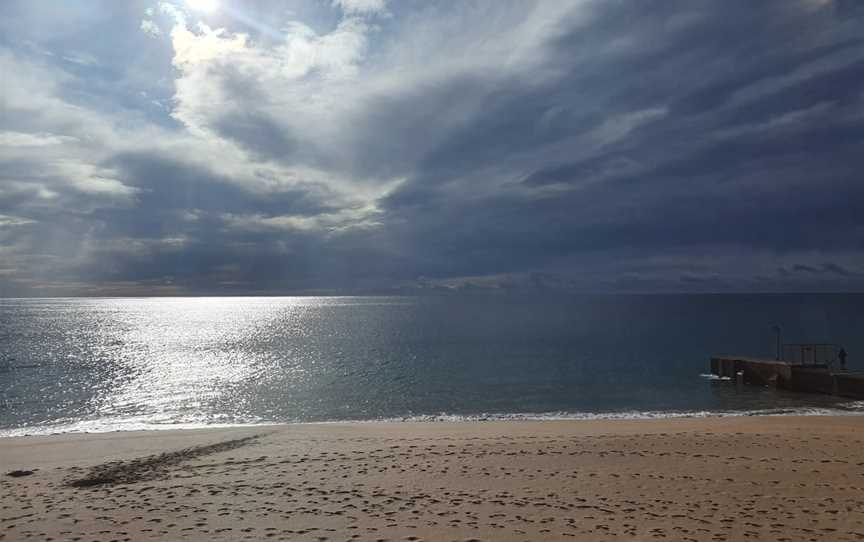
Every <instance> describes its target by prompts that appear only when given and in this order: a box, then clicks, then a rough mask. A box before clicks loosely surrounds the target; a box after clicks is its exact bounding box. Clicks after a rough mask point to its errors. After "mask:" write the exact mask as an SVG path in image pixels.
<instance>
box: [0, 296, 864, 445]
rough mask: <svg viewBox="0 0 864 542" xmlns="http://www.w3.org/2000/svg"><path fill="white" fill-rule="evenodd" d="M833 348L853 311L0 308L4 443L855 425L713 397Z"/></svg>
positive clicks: (863, 305)
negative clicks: (386, 426)
mask: <svg viewBox="0 0 864 542" xmlns="http://www.w3.org/2000/svg"><path fill="white" fill-rule="evenodd" d="M773 325H779V326H781V328H782V330H783V331H782V333H783V340H784V342H830V343H837V344H842V345H843V346H844V347H845V348H846V350H847V351H848V352H849V354H850V358H849V359H850V366H851V368H852V369H855V368H856V366H857V367H858V368H864V367H862V365H864V362H862V360H864V295H855V294H850V295H816V294H800V295H799V294H796V295H791V294H782V295H781V294H777V295H767V294H766V295H646V296H625V295H622V296H611V295H610V296H599V295H598V296H557V297H556V296H534V297H528V296H519V297H514V296H499V295H484V294H465V295H461V296H457V295H452V296H442V297H245V298H241V297H193V298H136V299H81V298H57V299H4V300H0V436H12V435H23V434H42V433H54V432H69V431H108V430H132V429H153V428H177V427H199V426H207V425H238V424H264V423H287V422H326V421H345V420H353V421H362V420H404V419H410V420H438V419H447V420H459V419H471V420H476V419H546V418H621V417H623V418H631V417H632V418H637V417H667V416H705V415H748V414H792V413H803V414H823V413H842V414H858V413H862V412H864V403H862V402H854V401H848V400H842V399H838V398H835V397H830V396H819V395H808V394H798V393H788V392H782V391H778V390H773V389H767V388H759V387H755V386H754V387H751V386H745V387H744V388H740V389H739V388H738V387H737V386H736V385H735V384H734V383H731V382H728V381H719V380H717V379H714V378H711V377H710V376H708V375H706V373H708V372H709V358H710V356H712V355H715V354H721V353H728V354H742V355H751V356H763V357H773V356H774V351H775V335H774V333H773V331H772V329H771V327H772V326H773Z"/></svg>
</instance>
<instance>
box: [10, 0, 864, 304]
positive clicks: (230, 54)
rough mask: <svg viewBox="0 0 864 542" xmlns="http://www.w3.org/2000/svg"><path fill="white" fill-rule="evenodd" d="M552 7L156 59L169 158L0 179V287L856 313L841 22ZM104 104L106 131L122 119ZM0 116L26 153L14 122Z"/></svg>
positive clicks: (860, 18) (853, 190)
mask: <svg viewBox="0 0 864 542" xmlns="http://www.w3.org/2000/svg"><path fill="white" fill-rule="evenodd" d="M262 5H263V4H262ZM561 5H563V4H561ZM561 5H555V6H553V5H552V4H551V3H547V4H543V3H539V4H537V6H529V5H528V4H526V3H524V2H523V3H517V2H513V3H509V2H490V3H488V4H484V3H479V4H477V5H476V6H472V7H469V6H462V5H461V4H455V5H450V6H449V7H448V9H444V10H442V9H439V8H440V6H439V5H438V4H437V3H428V4H419V3H418V4H413V3H400V4H398V6H397V5H394V6H393V7H392V12H391V15H392V17H391V18H386V17H385V18H381V19H380V20H375V19H374V15H364V17H373V18H372V19H362V20H361V19H358V18H356V16H355V15H350V16H349V15H346V16H345V18H344V20H343V22H342V26H339V27H338V28H336V29H334V30H333V34H326V35H325V34H315V32H314V31H312V30H311V29H307V30H303V31H302V32H301V33H300V34H298V35H299V36H300V37H297V38H296V39H295V41H294V42H291V43H289V44H281V43H280V42H279V40H278V39H276V38H274V36H273V35H271V34H267V35H266V37H262V36H256V35H254V34H252V35H250V37H249V39H248V40H246V41H243V42H242V43H241V41H232V40H233V39H234V38H233V37H232V35H231V34H230V33H222V34H218V35H211V36H207V35H206V34H196V33H195V32H197V31H196V30H194V29H193V30H187V34H183V32H175V33H174V34H172V36H171V38H170V39H172V40H174V49H175V54H179V53H177V51H182V52H183V54H184V55H185V56H183V57H182V58H179V57H177V56H175V58H174V66H173V68H172V67H168V68H167V69H166V72H165V74H164V75H163V77H169V78H170V77H173V78H176V81H175V96H174V101H173V105H171V108H172V109H171V114H172V115H173V117H171V119H168V116H167V112H165V111H163V112H162V114H161V116H160V117H158V118H154V119H153V120H152V124H155V125H159V126H163V127H165V126H168V127H169V128H166V130H168V131H167V132H164V133H162V132H160V133H161V134H162V136H161V137H164V138H166V139H170V138H174V140H176V144H177V145H181V146H182V148H183V149H186V150H176V149H175V150H166V148H169V147H170V146H171V145H167V144H165V145H160V146H157V145H152V144H149V142H147V141H134V142H124V144H123V145H116V146H115V145H114V143H113V142H111V141H110V135H109V136H104V138H103V140H104V141H105V147H106V148H105V149H104V150H103V151H102V152H101V154H99V156H98V159H89V162H87V163H89V164H92V165H93V167H94V168H95V171H97V173H92V175H93V176H94V177H95V178H97V179H98V178H100V175H101V176H110V178H111V179H112V180H113V182H115V184H111V185H107V186H102V185H99V184H98V183H97V184H96V185H95V186H96V188H94V185H93V183H92V182H91V184H90V185H87V184H86V183H84V184H82V183H78V184H75V183H69V182H67V181H68V177H66V176H72V175H75V174H76V173H75V172H76V171H79V170H80V169H81V168H71V167H70V166H69V162H70V160H71V158H70V156H69V154H70V153H72V151H71V150H70V149H71V148H72V147H71V146H70V144H68V143H64V144H59V145H57V144H52V146H49V145H48V144H47V143H46V144H45V145H46V146H45V148H46V149H51V150H50V151H49V150H46V153H47V152H51V153H55V154H51V156H52V159H51V160H46V161H45V163H50V164H54V166H52V167H53V169H51V170H50V171H49V170H46V169H45V168H46V167H47V166H45V165H44V164H42V165H40V163H39V160H38V159H37V158H36V156H37V155H36V154H35V153H34V152H30V153H29V154H28V155H26V156H23V157H17V156H12V154H14V153H10V155H9V156H6V155H3V156H0V164H2V165H0V168H2V171H0V178H2V179H6V181H5V182H6V183H7V185H6V186H0V234H2V236H0V240H2V242H3V245H0V246H4V247H7V248H8V250H9V253H10V254H12V255H13V256H12V257H13V258H14V260H15V262H16V264H15V266H14V269H15V270H14V274H13V275H9V273H12V272H7V274H6V275H5V276H16V277H21V276H26V275H28V269H29V270H31V272H30V273H29V275H30V276H43V277H45V280H49V279H50V280H52V281H64V280H65V281H68V282H69V283H70V284H72V283H88V282H89V283H98V284H110V283H118V284H121V283H122V284H126V283H132V284H137V285H141V287H142V288H144V289H145V291H146V288H149V287H154V288H155V287H157V286H159V285H163V286H164V285H171V286H172V287H175V286H176V287H178V288H180V290H181V291H190V292H192V291H194V292H206V291H278V292H291V291H311V290H318V289H324V290H330V291H343V292H352V291H384V290H391V289H400V288H401V289H403V290H404V289H408V290H410V289H419V290H436V289H437V288H440V287H441V286H446V287H448V288H453V289H458V288H465V287H471V288H487V287H489V288H498V289H502V290H521V289H533V290H566V291H592V290H614V291H646V290H648V291H650V290H675V291H706V290H708V291H729V290H769V291H782V290H799V289H805V290H806V289H815V290H831V289H835V290H836V289H839V290H844V289H845V290H848V289H861V288H862V287H864V256H862V249H864V218H862V217H864V179H862V178H861V176H860V171H862V166H864V157H862V155H861V151H860V149H862V148H864V146H862V145H864V85H862V82H864V38H862V37H861V36H862V31H864V7H862V6H861V4H860V3H859V2H851V1H836V0H835V1H828V0H824V1H820V0H766V1H762V2H751V1H743V0H740V1H739V0H735V1H727V2H715V1H707V0H705V1H698V0H697V1H692V0H690V1H683V0H682V1H675V0H673V1H669V0H663V1H660V0H656V1H626V2H603V1H595V2H582V3H574V4H573V6H572V9H569V10H563V9H560V7H561ZM142 6H143V4H142ZM310 6H311V4H310ZM307 8H308V9H309V10H312V11H308V13H314V12H315V11H314V9H313V8H312V7H308V6H307ZM553 8H554V9H553ZM262 9H263V8H262ZM304 9H306V8H303V9H300V12H303V13H306V12H304V11H303V10H304ZM315 9H317V8H315ZM142 11H143V10H142ZM263 11H264V12H268V13H270V11H268V10H266V9H263ZM412 13H416V15H413V16H412ZM159 16H161V17H163V18H164V17H166V16H165V15H164V14H162V15H159ZM153 17H154V19H153V20H154V21H157V22H158V21H160V20H161V19H158V17H157V16H156V15H153ZM328 17H329V18H332V17H333V13H331V12H328V13H326V14H324V15H321V18H320V19H319V20H318V22H319V25H321V24H323V23H321V21H327V20H328ZM226 20H227V19H226ZM163 22H164V21H163ZM228 23H230V21H228ZM228 23H226V22H223V24H228ZM330 23H332V24H336V23H333V22H332V21H330ZM124 24H125V26H126V27H128V26H129V24H130V23H129V22H128V21H126V23H124ZM154 24H155V23H154ZM176 24H177V25H179V26H175V27H174V30H177V29H178V28H179V29H181V30H184V29H186V28H187V27H186V26H182V25H181V23H179V22H178V23H176ZM328 24H329V23H328ZM332 24H331V26H332ZM532 24H533V25H534V26H530V25H532ZM526 25H528V26H526ZM228 26H229V28H228V30H229V31H231V30H232V29H231V28H230V25H228ZM247 26H248V25H247ZM269 27H270V28H282V27H283V25H282V22H281V21H272V24H270V25H269ZM373 27H374V29H377V30H370V29H373ZM189 28H193V27H192V25H191V22H190V25H189ZM244 28H245V27H244ZM337 30H338V32H337ZM522 30H525V31H524V32H522ZM202 32H203V31H202ZM322 32H323V31H322ZM168 34H169V29H168V28H165V31H164V33H163V34H162V37H163V38H164V39H165V40H167V39H169V38H168V37H167V36H168ZM439 35H445V36H448V39H446V40H441V38H440V37H439ZM184 36H185V37H184ZM197 38H201V42H200V43H198V42H194V40H195V39H197ZM205 38H206V39H205ZM115 39H116V38H115ZM148 39H151V38H148ZM153 39H155V38H153ZM180 39H186V40H187V41H185V42H182V43H180V42H178V41H177V40H180ZM208 40H209V41H208ZM328 40H329V41H328ZM159 43H162V44H161V45H160V47H161V48H162V49H159V50H164V47H165V44H164V42H159ZM298 43H299V45H297V44H298ZM214 44H216V45H214ZM490 44H491V45H490ZM289 45H290V46H289ZM217 46H218V47H217ZM295 46H296V48H292V47H295ZM196 47H197V48H196ZM280 47H281V48H280ZM315 47H319V49H314V48H315ZM311 50H315V51H316V53H315V54H311V53H309V52H308V51H311ZM213 51H222V52H220V53H219V54H221V55H224V56H220V57H218V58H215V59H214V58H211V57H212V56H214V55H216V53H214V52H213ZM238 51H239V52H238ZM298 51H299V52H301V53H302V54H296V53H297V52H298ZM370 51H371V53H370ZM19 56H20V54H19ZM217 56H218V55H217ZM178 58H179V60H178ZM291 62H299V64H298V65H299V67H298V65H294V64H291ZM304 63H307V64H308V65H307V64H304ZM147 66H149V64H147ZM88 73H90V74H92V75H93V76H94V77H96V78H97V79H99V80H100V81H102V82H103V83H105V81H106V80H113V79H116V74H115V75H112V73H113V72H111V70H110V69H109V70H107V71H103V72H98V73H97V72H95V71H93V72H88ZM100 74H101V75H100ZM298 74H299V75H298ZM70 81H71V82H70ZM109 87H110V85H107V86H103V87H100V86H99V85H96V86H94V87H93V88H94V89H95V90H94V91H93V95H94V96H97V97H101V96H103V94H104V92H103V90H99V89H102V88H109ZM164 87H165V83H164V82H163V83H160V84H158V85H154V86H152V87H151V88H150V91H151V92H153V93H156V94H158V89H159V88H164ZM56 88H58V89H59V90H58V92H60V93H61V96H59V97H57V99H61V100H64V101H67V102H70V103H73V102H74V103H75V104H77V105H76V108H65V109H63V110H62V112H63V114H64V115H65V117H63V118H64V119H65V120H64V121H63V123H62V124H60V125H55V126H54V128H53V129H52V124H51V118H56V117H58V115H53V116H52V115H48V114H45V115H42V116H41V117H39V120H38V125H34V126H35V127H34V128H33V129H32V130H29V131H30V132H38V133H40V134H43V135H44V134H46V133H48V132H51V133H57V132H59V133H60V134H61V135H67V132H68V131H72V130H73V128H70V126H71V127H75V126H78V127H80V126H84V127H88V126H91V125H93V123H95V122H97V121H96V120H94V119H93V118H91V117H90V116H82V114H81V113H80V107H83V106H82V105H81V104H85V105H86V104H88V103H90V102H92V101H93V100H92V96H91V97H90V98H87V97H86V96H84V97H82V96H81V94H80V91H81V89H84V90H86V89H87V86H86V85H83V84H82V79H81V78H75V77H73V78H72V79H69V80H64V81H63V82H62V84H60V83H58V85H57V86H56ZM70 89H71V90H70ZM64 93H65V94H64ZM75 93H79V94H75ZM116 99H117V103H118V104H122V107H119V106H118V107H119V109H117V111H118V112H117V113H116V115H117V116H118V117H119V116H121V115H120V112H119V111H121V110H124V111H125V109H123V108H126V107H128V104H130V103H133V102H134V100H131V99H130V98H129V96H128V95H127V94H123V96H118V97H116ZM22 100H23V98H22ZM51 103H53V102H51ZM34 107H35V106H34ZM9 110H10V112H12V114H13V116H10V117H9V118H10V119H11V120H13V121H14V129H15V130H16V131H23V132H27V131H28V130H27V125H28V124H27V123H28V115H27V111H29V110H34V108H30V109H28V108H27V107H25V106H16V107H13V108H10V109H9ZM88 111H89V110H88ZM95 111H96V112H98V113H99V114H100V115H102V118H104V116H105V111H111V107H110V104H102V105H101V106H100V107H98V108H95ZM111 114H112V115H113V113H111ZM123 115H125V113H123ZM141 115H142V114H141V113H140V112H139V113H136V114H135V115H133V116H132V117H123V118H124V119H127V118H132V119H135V120H134V123H140V122H142V121H141ZM143 115H144V116H145V117H146V116H148V115H151V116H152V115H155V113H154V112H153V111H148V112H147V113H146V114H143ZM166 119H167V120H166ZM172 119H173V120H172ZM168 120H172V122H174V123H176V124H173V125H172V124H171V122H168ZM9 126H10V129H12V127H13V124H9ZM187 129H188V131H189V133H191V134H193V136H194V137H193V136H189V135H188V134H187V133H186V130H187ZM113 130H114V132H112V133H119V132H120V130H121V128H117V127H114V128H113ZM68 135H71V136H75V137H76V138H78V139H76V141H78V142H79V143H77V144H78V145H80V146H81V147H82V149H83V151H82V153H83V152H85V151H87V150H88V149H95V148H97V147H98V145H97V143H98V142H97V143H93V142H92V141H91V142H87V140H86V138H85V137H83V136H82V134H81V133H71V134H68ZM40 137H42V136H41V135H40ZM45 137H47V136H45ZM46 141H47V140H46ZM214 141H215V143H214ZM82 142H83V143H82ZM223 142H227V143H224V144H223ZM85 143H86V144H85ZM229 143H230V145H233V146H235V147H231V149H234V148H236V149H239V151H236V152H235V151H234V150H230V152H228V151H225V150H224V149H227V148H228V144H229ZM88 145H89V146H88ZM58 148H60V149H61V150H63V153H60V151H58V150H56V149H58ZM90 152H93V153H95V151H90ZM56 153H60V154H56ZM208 153H212V154H210V155H208ZM76 156H81V154H80V153H79V154H78V155H76ZM201 156H205V157H207V156H209V160H210V161H212V164H208V159H206V158H205V159H204V160H202V159H201ZM81 159H82V160H84V159H83V158H81ZM97 189H98V190H101V192H100V191H98V190H97ZM52 202H53V203H52ZM4 216H5V217H11V218H6V219H4V218H3V217H4ZM4 220H5V221H6V222H5V223H4ZM3 224H6V225H5V226H4V225H3ZM76 239H78V242H76V241H75V240H76ZM82 239H84V240H86V247H87V250H86V251H79V252H81V253H84V252H86V257H83V256H82V257H76V258H69V257H68V255H69V254H70V253H74V252H75V249H76V248H80V247H82V246H85V243H84V241H82ZM45 247H48V249H45ZM37 253H38V254H37ZM46 255H47V256H48V258H49V260H50V261H52V262H54V263H53V264H47V263H45V261H46V260H44V259H40V258H43V257H44V256H46ZM61 255H62V256H67V258H66V261H65V263H62V262H63V259H62V258H60V256H61ZM52 258H53V260H52ZM7 261H9V260H8V259H7ZM58 261H60V262H61V263H59V264H58V263H57V262H58ZM32 270H38V273H36V272H34V271H32ZM2 272H3V268H2V267H0V281H2V280H4V279H3V277H4V275H3V274H2Z"/></svg>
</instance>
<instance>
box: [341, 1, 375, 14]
mask: <svg viewBox="0 0 864 542" xmlns="http://www.w3.org/2000/svg"><path fill="white" fill-rule="evenodd" d="M333 5H334V6H337V7H339V8H340V9H341V10H342V11H343V12H344V13H346V14H348V15H369V14H372V13H381V12H383V11H384V10H385V9H387V0H333Z"/></svg>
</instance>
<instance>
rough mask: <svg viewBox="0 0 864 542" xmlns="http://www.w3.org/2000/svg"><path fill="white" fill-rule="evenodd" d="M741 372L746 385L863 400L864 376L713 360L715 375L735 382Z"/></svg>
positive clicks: (818, 367) (768, 363)
mask: <svg viewBox="0 0 864 542" xmlns="http://www.w3.org/2000/svg"><path fill="white" fill-rule="evenodd" d="M739 372H741V373H742V374H743V377H744V382H745V383H747V384H756V385H760V386H776V387H778V388H782V389H787V390H792V391H801V392H808V393H825V394H829V395H839V396H841V397H851V398H855V399H864V373H858V372H849V371H833V370H832V369H831V368H830V367H829V366H828V365H827V364H814V365H801V364H795V363H789V362H786V361H776V360H769V359H758V358H749V357H740V356H717V357H713V358H711V373H712V374H714V375H717V376H721V377H728V378H730V379H732V380H735V379H736V374H737V373H739Z"/></svg>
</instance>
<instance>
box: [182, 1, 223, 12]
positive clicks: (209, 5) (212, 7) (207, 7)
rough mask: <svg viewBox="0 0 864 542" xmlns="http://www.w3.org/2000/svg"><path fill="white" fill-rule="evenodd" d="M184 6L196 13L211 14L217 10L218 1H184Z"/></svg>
mask: <svg viewBox="0 0 864 542" xmlns="http://www.w3.org/2000/svg"><path fill="white" fill-rule="evenodd" d="M186 5H187V6H189V7H190V8H192V9H194V10H196V11H203V12H204V13H212V12H214V11H216V10H217V9H219V0H186Z"/></svg>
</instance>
